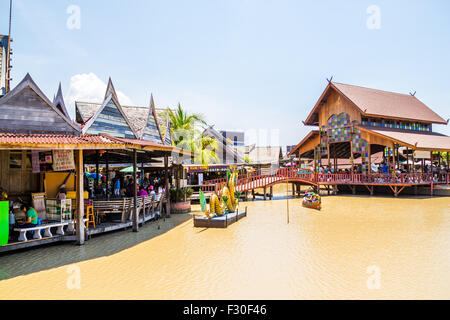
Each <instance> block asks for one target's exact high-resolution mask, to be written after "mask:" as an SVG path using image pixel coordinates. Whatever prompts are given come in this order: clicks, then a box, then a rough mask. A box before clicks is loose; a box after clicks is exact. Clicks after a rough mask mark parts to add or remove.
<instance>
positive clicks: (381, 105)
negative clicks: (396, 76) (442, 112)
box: [332, 82, 447, 124]
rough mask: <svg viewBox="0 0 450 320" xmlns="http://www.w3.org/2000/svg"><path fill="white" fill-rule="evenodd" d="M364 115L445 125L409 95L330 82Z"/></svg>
mask: <svg viewBox="0 0 450 320" xmlns="http://www.w3.org/2000/svg"><path fill="white" fill-rule="evenodd" d="M332 85H333V86H334V87H335V88H337V89H338V90H339V91H340V92H341V93H342V94H344V95H345V96H346V97H347V98H349V99H350V100H351V101H352V102H353V103H354V104H355V105H356V106H357V107H358V108H359V109H361V110H362V112H363V113H364V114H365V115H374V116H383V117H392V118H399V119H410V120H418V121H426V122H432V123H443V124H446V123H447V121H445V120H444V119H443V118H442V117H441V116H439V115H438V114H437V113H436V112H434V111H433V110H431V109H430V108H429V107H427V106H426V105H425V104H424V103H423V102H421V101H420V100H419V99H417V98H416V97H414V96H412V95H410V94H401V93H395V92H389V91H383V90H377V89H370V88H365V87H359V86H354V85H349V84H343V83H337V82H332Z"/></svg>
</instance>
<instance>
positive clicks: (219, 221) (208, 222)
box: [193, 207, 247, 228]
mask: <svg viewBox="0 0 450 320" xmlns="http://www.w3.org/2000/svg"><path fill="white" fill-rule="evenodd" d="M246 216H247V207H245V211H244V212H232V213H228V214H226V215H223V216H221V217H214V218H211V219H208V218H207V217H205V216H196V217H194V219H193V220H194V227H196V228H227V227H228V226H229V225H231V224H233V223H235V222H237V221H239V220H241V219H242V218H244V217H246Z"/></svg>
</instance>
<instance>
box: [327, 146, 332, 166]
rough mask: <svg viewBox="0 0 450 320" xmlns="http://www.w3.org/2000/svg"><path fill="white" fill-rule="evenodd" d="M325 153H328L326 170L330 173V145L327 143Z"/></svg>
mask: <svg viewBox="0 0 450 320" xmlns="http://www.w3.org/2000/svg"><path fill="white" fill-rule="evenodd" d="M327 153H328V169H329V170H330V171H331V162H330V161H331V160H330V144H329V143H327Z"/></svg>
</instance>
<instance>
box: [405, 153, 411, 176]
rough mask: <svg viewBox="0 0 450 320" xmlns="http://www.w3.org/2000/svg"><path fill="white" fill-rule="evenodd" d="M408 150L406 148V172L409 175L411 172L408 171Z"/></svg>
mask: <svg viewBox="0 0 450 320" xmlns="http://www.w3.org/2000/svg"><path fill="white" fill-rule="evenodd" d="M408 151H409V149H408V147H406V172H407V173H410V172H411V170H410V169H409V153H408Z"/></svg>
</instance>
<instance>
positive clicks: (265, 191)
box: [264, 187, 267, 201]
mask: <svg viewBox="0 0 450 320" xmlns="http://www.w3.org/2000/svg"><path fill="white" fill-rule="evenodd" d="M266 196H267V190H266V187H264V201H265V200H266Z"/></svg>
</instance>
